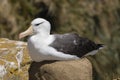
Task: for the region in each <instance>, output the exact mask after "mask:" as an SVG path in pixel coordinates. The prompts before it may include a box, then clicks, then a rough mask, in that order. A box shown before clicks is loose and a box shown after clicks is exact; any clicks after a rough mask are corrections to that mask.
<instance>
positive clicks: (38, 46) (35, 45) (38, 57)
mask: <svg viewBox="0 0 120 80" xmlns="http://www.w3.org/2000/svg"><path fill="white" fill-rule="evenodd" d="M54 40H55V38H54V36H53V35H50V36H49V37H48V38H40V37H38V36H36V35H35V36H31V37H30V38H29V39H28V50H29V54H30V57H31V58H32V60H33V61H37V62H40V61H42V60H46V59H47V57H49V56H47V53H45V52H44V50H43V49H45V47H48V45H49V44H51V43H52V42H53V41H54Z"/></svg>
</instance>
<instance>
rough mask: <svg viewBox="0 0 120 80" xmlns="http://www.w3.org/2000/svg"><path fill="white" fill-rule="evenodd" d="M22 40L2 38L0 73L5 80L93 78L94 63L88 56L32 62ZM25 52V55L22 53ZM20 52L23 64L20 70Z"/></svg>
mask: <svg viewBox="0 0 120 80" xmlns="http://www.w3.org/2000/svg"><path fill="white" fill-rule="evenodd" d="M26 46H27V44H26V43H25V42H21V41H15V40H9V39H6V38H0V75H1V74H2V73H4V75H3V76H0V78H3V80H8V79H9V80H28V79H29V80H92V65H91V63H90V61H89V60H88V59H87V58H82V59H79V60H72V61H43V62H32V63H30V64H27V63H28V62H30V61H31V59H30V57H29V55H28V51H27V48H26ZM22 53H23V55H21V54H22ZM18 54H20V55H21V56H22V57H21V60H22V62H21V66H20V70H19V64H18V62H19V59H18V60H17V57H18V58H19V57H20V56H18Z"/></svg>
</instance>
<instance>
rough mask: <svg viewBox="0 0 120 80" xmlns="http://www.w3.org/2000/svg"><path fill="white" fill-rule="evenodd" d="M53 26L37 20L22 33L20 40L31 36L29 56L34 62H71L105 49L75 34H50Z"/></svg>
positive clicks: (40, 19) (45, 21)
mask: <svg viewBox="0 0 120 80" xmlns="http://www.w3.org/2000/svg"><path fill="white" fill-rule="evenodd" d="M50 30H51V25H50V23H49V22H48V21H47V20H45V19H43V18H36V19H34V20H33V21H32V22H31V26H30V27H29V28H28V29H27V30H26V31H24V32H22V33H20V35H19V38H20V39H21V38H24V37H25V36H28V35H30V37H29V39H28V49H29V54H30V56H31V58H32V60H33V61H36V62H40V61H43V60H71V59H79V58H80V57H82V56H84V55H86V54H87V55H88V54H89V55H94V54H93V53H90V52H92V51H94V50H98V49H99V48H100V47H103V45H102V44H96V43H94V42H92V41H91V40H88V39H87V38H83V37H80V36H79V35H78V34H75V33H66V34H63V35H60V34H50Z"/></svg>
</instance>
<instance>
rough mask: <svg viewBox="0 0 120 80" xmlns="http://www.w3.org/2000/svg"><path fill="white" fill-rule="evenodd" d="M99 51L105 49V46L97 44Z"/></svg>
mask: <svg viewBox="0 0 120 80" xmlns="http://www.w3.org/2000/svg"><path fill="white" fill-rule="evenodd" d="M97 47H98V49H103V48H104V47H105V45H104V44H97Z"/></svg>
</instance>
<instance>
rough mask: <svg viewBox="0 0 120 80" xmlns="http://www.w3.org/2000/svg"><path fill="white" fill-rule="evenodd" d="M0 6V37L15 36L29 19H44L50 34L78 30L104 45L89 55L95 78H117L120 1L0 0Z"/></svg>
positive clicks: (118, 76) (26, 25)
mask: <svg viewBox="0 0 120 80" xmlns="http://www.w3.org/2000/svg"><path fill="white" fill-rule="evenodd" d="M0 6H1V7H0V37H8V38H10V39H18V34H19V32H21V31H23V30H25V29H26V28H27V27H28V26H29V25H30V21H31V20H32V19H34V18H36V17H42V18H45V19H47V20H49V21H50V22H51V25H52V33H66V32H77V33H79V34H80V35H81V36H85V37H88V38H89V39H91V40H94V41H96V42H97V43H103V44H105V47H106V48H105V49H104V50H101V51H100V52H99V54H97V55H96V56H93V57H88V58H89V59H90V60H91V62H92V63H93V66H94V69H95V74H94V79H95V80H111V79H115V78H120V1H119V0H114V1H113V0H1V3H0ZM5 6H6V7H5ZM8 32H9V33H8Z"/></svg>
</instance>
